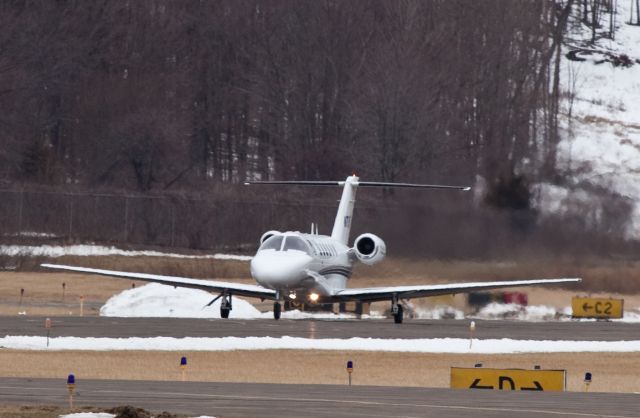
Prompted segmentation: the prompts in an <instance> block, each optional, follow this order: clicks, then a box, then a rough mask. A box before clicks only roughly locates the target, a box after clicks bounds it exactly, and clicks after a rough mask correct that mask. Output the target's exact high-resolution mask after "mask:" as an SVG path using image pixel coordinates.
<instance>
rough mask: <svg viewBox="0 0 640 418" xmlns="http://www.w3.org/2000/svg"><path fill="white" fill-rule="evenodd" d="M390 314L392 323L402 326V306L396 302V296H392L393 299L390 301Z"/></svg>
mask: <svg viewBox="0 0 640 418" xmlns="http://www.w3.org/2000/svg"><path fill="white" fill-rule="evenodd" d="M391 314H392V315H393V322H395V323H396V324H402V319H403V318H404V312H403V309H402V305H401V304H400V303H399V302H398V296H397V295H396V294H394V295H393V299H391Z"/></svg>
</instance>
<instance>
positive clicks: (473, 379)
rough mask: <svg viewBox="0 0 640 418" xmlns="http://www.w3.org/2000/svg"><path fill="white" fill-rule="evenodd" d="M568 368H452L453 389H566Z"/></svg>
mask: <svg viewBox="0 0 640 418" xmlns="http://www.w3.org/2000/svg"><path fill="white" fill-rule="evenodd" d="M566 377H567V371H566V370H523V369H489V368H483V367H474V368H463V367H452V368H451V388H453V389H495V390H539V391H550V390H551V391H564V390H565V387H566Z"/></svg>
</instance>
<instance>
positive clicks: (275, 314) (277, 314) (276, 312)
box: [273, 302, 282, 319]
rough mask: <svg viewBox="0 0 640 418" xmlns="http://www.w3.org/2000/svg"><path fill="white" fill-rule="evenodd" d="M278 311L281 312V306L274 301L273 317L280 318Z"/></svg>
mask: <svg viewBox="0 0 640 418" xmlns="http://www.w3.org/2000/svg"><path fill="white" fill-rule="evenodd" d="M280 313H282V306H281V305H280V303H278V302H275V303H274V304H273V319H280Z"/></svg>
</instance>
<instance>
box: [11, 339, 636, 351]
mask: <svg viewBox="0 0 640 418" xmlns="http://www.w3.org/2000/svg"><path fill="white" fill-rule="evenodd" d="M0 347H3V348H8V349H13V350H48V351H59V350H81V351H113V350H143V351H232V350H332V351H393V352H411V353H469V352H472V353H485V354H511V353H573V352H640V341H638V340H636V341H548V340H543V341H536V340H513V339H509V338H503V339H486V340H481V339H474V340H473V348H472V349H471V350H470V349H469V340H468V339H466V338H431V339H428V338H421V339H383V338H348V339H338V338H323V339H310V338H299V337H286V336H285V337H278V338H275V337H245V338H240V337H220V338H199V337H198V338H196V337H186V338H172V337H153V338H139V337H133V338H79V337H59V338H51V339H50V340H49V347H48V348H47V338H46V337H31V336H29V337H26V336H6V337H4V338H0Z"/></svg>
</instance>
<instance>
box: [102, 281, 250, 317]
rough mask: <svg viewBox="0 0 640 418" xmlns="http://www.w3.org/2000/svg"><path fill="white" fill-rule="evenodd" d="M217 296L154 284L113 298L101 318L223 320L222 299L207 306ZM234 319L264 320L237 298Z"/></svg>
mask: <svg viewBox="0 0 640 418" xmlns="http://www.w3.org/2000/svg"><path fill="white" fill-rule="evenodd" d="M215 297H216V295H212V294H210V293H208V292H205V291H204V290H197V289H187V288H184V287H177V288H174V287H172V286H166V285H162V284H158V283H150V284H147V285H144V286H140V287H137V288H135V289H128V290H125V291H123V292H121V293H119V294H117V295H115V296H112V297H111V298H110V299H109V300H107V302H106V303H105V304H104V305H103V306H102V308H100V315H101V316H116V317H173V318H220V299H218V300H217V301H216V302H215V303H214V304H213V305H211V306H208V307H205V305H206V304H208V303H209V302H211V300H212V299H213V298H215ZM232 303H233V309H232V310H231V313H230V315H229V317H230V318H243V319H251V318H261V317H262V314H261V313H260V311H258V310H257V309H256V308H254V307H253V305H252V304H251V303H249V302H247V301H246V300H243V299H240V298H237V297H234V298H233V299H232Z"/></svg>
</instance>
